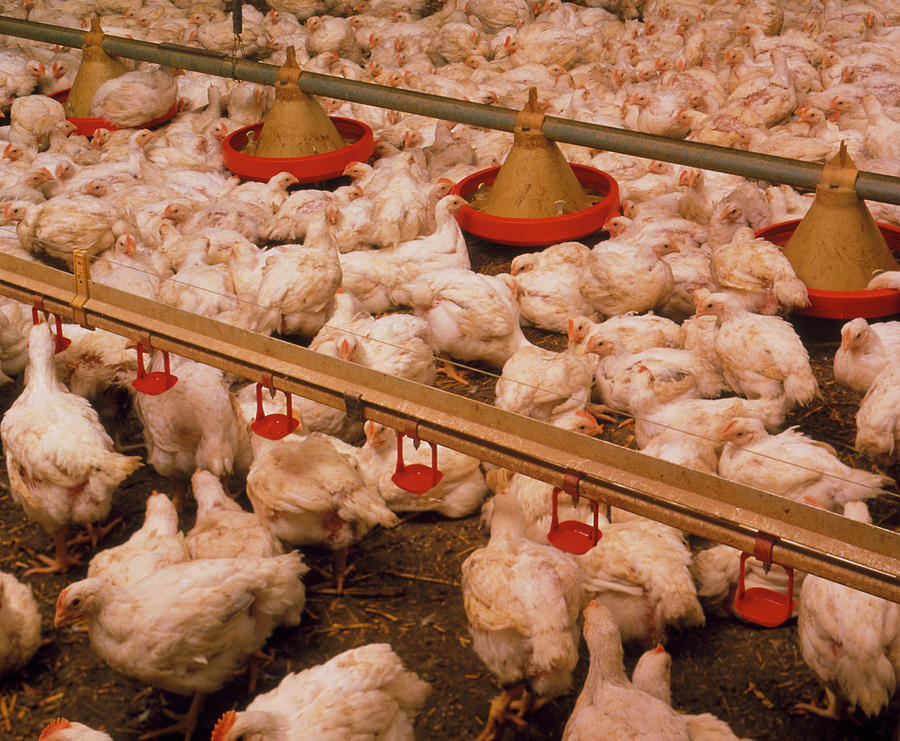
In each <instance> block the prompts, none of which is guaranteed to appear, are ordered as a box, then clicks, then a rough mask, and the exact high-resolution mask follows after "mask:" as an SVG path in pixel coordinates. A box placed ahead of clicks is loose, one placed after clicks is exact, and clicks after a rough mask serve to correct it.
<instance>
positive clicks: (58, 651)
mask: <svg viewBox="0 0 900 741" xmlns="http://www.w3.org/2000/svg"><path fill="white" fill-rule="evenodd" d="M472 252H473V262H474V263H475V264H476V267H479V268H481V269H482V270H484V271H485V272H498V271H499V269H501V268H502V265H504V264H506V263H507V262H508V259H509V257H510V256H511V255H510V254H509V253H507V252H504V251H502V250H500V249H499V248H498V249H497V250H488V249H485V246H484V245H481V246H478V245H473V250H472ZM797 326H798V328H799V329H800V331H801V333H802V335H803V336H804V338H805V340H806V343H807V346H808V348H809V350H810V353H811V356H812V357H813V361H814V366H815V368H816V371H817V374H818V376H819V379H820V382H821V384H822V389H823V399H822V400H821V401H819V402H817V403H816V404H815V405H814V406H812V407H811V408H809V409H805V410H800V411H799V412H798V413H797V414H796V415H795V418H794V419H793V420H792V422H799V423H800V424H801V426H802V429H804V430H806V431H810V432H814V434H815V436H816V437H817V438H818V439H821V440H825V441H827V442H829V443H831V444H832V445H834V446H835V447H837V448H838V450H839V451H840V453H841V455H842V456H843V457H844V459H845V460H846V461H847V462H851V463H857V464H859V465H861V466H865V465H866V463H865V461H862V460H860V461H856V460H855V458H854V456H853V453H852V444H853V438H854V434H855V423H854V414H855V411H856V406H857V405H858V402H859V395H857V394H853V393H852V392H847V391H846V390H844V389H842V388H840V387H839V386H837V384H834V382H833V380H832V379H831V357H832V355H833V353H834V351H835V349H836V347H837V338H838V334H837V332H838V329H839V326H840V323H833V322H822V321H813V320H808V321H801V322H798V323H797ZM531 336H532V337H533V338H535V339H542V340H543V342H544V343H547V344H550V345H553V344H556V343H559V342H560V338H550V337H544V338H538V337H537V336H536V335H535V334H532V335H531ZM479 386H480V393H479V396H480V397H484V398H492V388H493V380H492V379H490V378H488V377H485V378H484V380H483V383H481V384H479ZM16 393H17V389H13V388H10V387H7V388H5V389H2V390H0V410H2V409H6V408H7V407H8V406H9V404H10V403H11V402H12V401H13V400H14V398H15V395H16ZM105 421H106V422H107V423H108V424H109V426H110V428H113V429H116V430H118V431H119V432H120V435H121V442H123V443H128V442H139V441H140V431H139V428H138V426H137V422H136V420H135V418H134V416H133V414H129V415H128V416H127V417H126V418H124V419H119V420H116V419H111V418H109V419H106V420H105ZM606 437H607V439H610V440H612V441H614V442H618V443H621V444H627V443H628V439H627V433H626V432H625V431H622V430H615V429H614V428H613V426H612V425H611V426H609V428H608V433H607V435H606ZM154 489H156V490H160V491H165V492H169V493H171V492H172V491H173V483H172V482H171V481H167V480H165V479H162V478H160V477H159V476H157V475H156V474H155V473H154V472H153V471H152V469H149V467H145V468H143V469H141V470H139V471H138V472H136V473H135V474H134V475H132V476H131V477H130V478H129V479H128V480H127V482H126V484H125V485H124V486H123V487H122V490H121V492H120V493H119V495H118V497H117V500H116V503H115V505H114V510H115V513H116V514H118V515H121V516H123V517H124V523H123V524H122V525H120V526H119V527H118V528H117V529H116V530H115V531H113V532H112V534H111V535H110V536H108V538H107V539H106V541H105V542H104V543H103V546H111V545H116V544H118V543H120V542H122V541H124V540H125V539H126V538H127V537H128V536H129V535H130V534H131V533H132V532H133V531H134V530H135V529H136V528H137V527H139V526H140V524H141V521H142V517H143V503H144V500H145V498H146V496H147V494H148V493H149V492H150V491H152V490H154ZM239 501H240V502H241V503H242V504H243V505H244V506H245V507H247V508H249V503H248V501H247V499H246V496H245V495H244V494H241V495H240V498H239ZM896 511H897V507H896V506H895V501H891V502H887V503H885V504H884V505H883V506H881V507H879V508H878V517H879V519H880V521H881V522H882V524H883V525H885V526H890V527H893V526H894V525H895V520H896ZM192 517H193V513H192V512H191V511H188V512H186V513H185V516H184V519H183V522H182V526H183V529H185V530H187V529H189V528H190V526H191V524H192ZM486 540H487V533H486V531H485V530H484V529H483V528H481V527H480V523H479V519H478V517H476V516H472V517H468V518H465V519H462V520H458V521H451V520H445V519H442V518H440V517H436V516H432V515H429V514H419V515H414V516H409V517H406V518H404V520H403V522H402V523H401V524H400V525H399V526H397V527H395V528H393V529H391V530H376V531H374V532H373V533H371V534H370V535H369V536H368V537H367V538H365V539H364V540H363V541H362V542H361V543H360V544H359V545H358V546H357V547H355V548H353V549H352V550H351V552H350V557H349V560H350V563H351V564H353V565H355V570H354V571H353V572H352V573H351V575H350V578H349V580H348V584H347V588H346V590H345V592H344V594H342V595H337V594H335V593H334V590H333V589H331V585H330V583H329V582H327V581H325V580H324V579H323V577H320V576H318V575H317V574H316V573H315V572H311V573H310V575H309V578H308V581H307V586H308V602H307V612H306V614H305V615H304V618H303V623H302V625H301V626H300V627H299V628H294V629H290V630H287V629H281V630H279V631H278V632H276V634H275V635H274V636H273V637H272V639H271V640H270V641H269V643H268V646H267V650H270V651H271V652H273V653H274V656H275V658H274V660H273V661H272V662H271V663H270V664H268V665H267V666H266V667H265V668H264V669H263V670H262V672H261V675H260V681H259V686H258V691H260V692H262V691H267V690H269V689H271V688H272V687H274V686H275V685H276V684H277V683H278V681H279V680H280V679H281V677H283V676H284V674H285V673H287V672H290V671H296V670H298V669H301V668H304V667H308V666H311V665H314V664H317V663H321V662H323V661H325V660H327V659H329V658H330V657H332V656H334V655H335V654H337V653H339V652H340V651H342V650H345V649H348V648H351V647H355V646H360V645H362V644H365V643H370V642H389V643H390V644H391V645H392V646H393V648H394V650H395V651H397V653H398V654H399V655H400V656H401V657H402V658H403V660H404V661H405V663H406V665H407V666H408V667H409V668H410V669H413V670H415V671H416V672H417V673H418V674H419V675H420V676H421V677H422V678H424V679H425V680H427V681H428V682H430V683H431V684H432V687H433V692H432V693H431V696H430V698H429V700H428V702H427V704H426V707H425V709H424V712H423V713H422V714H421V715H420V717H419V718H418V720H417V723H416V736H417V738H419V739H469V738H474V737H475V736H476V735H477V734H478V732H479V730H480V729H481V727H482V724H483V721H484V719H485V718H486V715H487V710H488V704H489V702H490V699H491V698H492V697H493V696H494V695H495V694H497V692H498V691H499V687H498V685H497V683H496V681H495V680H494V679H493V678H492V677H491V675H490V674H489V673H488V671H487V670H486V669H485V668H484V666H483V665H482V664H481V663H480V661H479V659H478V657H477V655H476V654H475V653H474V651H473V650H472V648H471V641H470V638H469V635H468V630H467V627H466V619H465V615H464V613H463V608H462V600H461V596H460V583H459V582H460V565H461V564H462V562H463V561H464V560H465V558H466V557H467V556H468V555H469V554H470V553H471V552H472V551H473V550H475V549H476V548H478V547H480V546H481V545H483V544H484V543H485V542H486ZM0 544H2V549H0V569H3V570H4V571H9V572H12V573H14V574H16V575H17V576H21V574H22V572H23V571H25V569H26V568H28V567H29V566H30V565H32V564H33V563H34V555H35V554H36V553H48V554H49V553H50V552H51V551H52V544H51V541H50V538H49V537H48V536H47V535H46V534H45V533H44V531H43V530H42V529H41V528H40V527H39V526H38V525H36V524H34V523H31V522H29V521H28V520H27V519H26V518H25V516H24V514H23V513H22V511H21V510H20V509H19V507H18V506H17V505H16V504H15V503H14V502H13V501H12V498H11V496H10V495H9V493H8V491H6V490H2V491H0ZM305 553H306V558H307V562H308V563H310V564H312V565H315V566H321V567H323V568H327V567H328V565H329V564H330V557H329V555H328V554H325V553H322V552H316V551H314V550H312V549H308V550H306V551H305ZM81 554H82V556H83V557H84V558H85V560H88V559H89V558H90V553H89V552H88V551H87V550H82V551H81ZM85 572H86V567H82V568H78V569H74V570H72V571H71V572H70V573H69V574H67V575H64V576H37V575H36V576H30V577H27V578H26V579H25V581H26V582H27V583H29V584H30V585H31V586H32V588H33V589H34V592H35V596H36V597H37V599H38V601H39V603H40V610H41V615H42V627H43V635H44V639H45V642H44V645H42V647H41V648H40V649H39V651H38V653H37V655H36V656H35V657H34V659H33V660H32V661H31V662H30V663H29V664H28V665H27V666H26V667H25V668H24V669H23V670H22V671H21V672H19V673H18V674H15V675H13V676H9V677H6V678H5V679H3V680H2V681H0V738H5V739H6V738H8V739H10V741H19V740H21V739H37V737H38V734H39V732H40V730H41V728H42V727H43V726H44V725H46V724H47V723H48V722H49V721H51V720H53V719H54V718H56V717H58V716H65V717H67V718H69V719H71V720H78V721H81V722H83V723H87V724H89V725H91V726H93V727H96V728H104V729H105V730H106V731H108V732H109V733H110V734H111V735H112V736H113V737H114V738H115V739H119V740H123V739H130V738H135V737H137V736H138V735H140V734H141V733H144V732H148V731H152V730H154V729H158V728H160V727H163V726H165V725H167V724H168V723H169V722H170V720H169V719H168V718H167V717H166V716H165V714H164V713H165V711H166V710H172V711H184V710H185V709H186V708H187V706H188V702H189V700H188V698H187V697H182V696H178V695H173V694H168V693H165V692H162V691H159V690H156V689H151V688H149V687H147V686H146V685H144V684H143V683H141V682H137V681H134V680H131V679H129V678H127V677H123V676H121V675H119V674H117V673H116V672H114V671H112V670H111V669H109V668H108V667H107V666H106V665H105V664H104V663H103V662H102V661H101V660H100V659H99V658H98V657H97V656H96V655H95V654H94V653H93V651H92V650H91V647H90V644H89V642H88V639H87V636H86V634H85V633H79V632H73V631H72V630H70V629H65V630H55V629H54V628H53V626H52V622H53V611H54V605H55V601H56V598H57V595H58V594H59V591H60V590H61V589H62V588H63V587H64V586H65V585H66V584H67V583H69V582H71V581H75V580H77V579H80V578H82V577H83V576H84V575H85ZM667 648H668V650H669V652H670V653H671V654H672V656H673V668H672V685H673V704H674V706H675V707H676V708H677V709H679V710H682V711H685V712H692V713H699V712H711V713H714V714H715V715H717V716H719V717H720V718H722V719H724V720H726V721H727V722H728V723H730V724H731V727H732V728H733V729H734V730H735V732H736V733H738V734H739V735H741V736H747V737H753V738H757V739H768V740H771V741H780V740H782V739H784V740H786V739H792V740H793V739H860V740H862V739H887V738H891V735H892V733H893V729H894V727H895V725H896V722H897V712H896V709H894V710H892V711H890V712H886V713H884V714H882V716H880V717H879V718H877V719H872V720H865V719H859V720H858V721H857V720H854V721H846V722H842V723H835V722H833V721H830V720H824V719H821V718H817V717H812V716H807V715H796V714H793V713H792V707H793V705H794V703H797V702H810V701H816V700H819V699H821V694H822V693H821V690H820V687H819V685H818V683H817V681H816V680H815V678H814V676H813V675H812V673H811V672H810V670H809V669H808V668H807V667H806V665H805V664H804V662H803V660H802V658H801V656H800V653H799V648H798V644H797V640H796V625H795V622H794V621H791V622H789V623H788V624H786V625H784V626H782V627H780V628H775V629H763V628H758V627H754V626H752V625H748V624H745V623H742V622H739V621H738V620H736V619H732V618H713V617H710V618H709V619H708V622H707V625H706V626H704V627H702V628H697V629H693V630H690V631H686V632H684V633H682V634H680V635H675V636H673V637H672V640H671V641H670V642H669V644H668V646H667ZM582 653H583V655H582V660H581V662H580V664H579V667H578V671H577V674H576V681H575V685H576V686H575V689H574V690H573V692H572V693H571V694H570V695H568V696H566V697H564V698H561V699H558V700H555V701H553V702H551V703H549V704H548V705H547V706H545V707H544V708H542V709H541V710H540V711H539V712H537V713H536V714H535V715H534V716H533V717H532V718H531V723H530V725H529V727H528V728H527V729H526V730H523V731H521V732H519V733H518V735H516V734H514V733H513V732H512V731H509V732H507V734H506V735H505V736H504V738H506V739H508V740H510V739H514V738H516V739H534V740H537V739H553V738H559V736H560V734H561V732H562V729H563V726H564V725H565V722H566V720H567V718H568V716H569V713H570V712H571V709H572V706H573V703H574V701H575V697H576V695H577V692H578V689H579V688H580V685H581V682H582V681H583V678H584V674H585V671H586V668H587V656H586V652H585V651H583V652H582ZM638 655H639V651H637V650H629V651H628V652H627V656H626V661H627V663H628V666H629V669H630V667H631V666H632V665H633V664H634V662H635V661H636V659H637V657H638ZM251 697H252V694H251V693H250V692H249V691H248V680H247V677H246V676H237V677H235V678H234V679H233V680H232V681H230V682H229V683H228V685H226V686H225V687H224V688H223V689H222V690H221V691H219V692H217V693H215V694H214V695H212V696H210V697H209V698H208V700H207V702H206V705H205V709H204V712H203V716H202V718H201V721H200V723H199V725H198V728H197V731H196V733H195V736H194V737H195V738H197V739H202V738H206V737H207V736H208V734H209V733H210V730H211V728H212V726H213V724H214V723H215V721H216V719H217V718H218V716H219V715H220V714H221V713H222V712H223V711H225V710H227V709H230V708H237V709H243V708H244V707H245V706H246V704H247V703H248V701H249V700H250V699H251Z"/></svg>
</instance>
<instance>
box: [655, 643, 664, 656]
mask: <svg viewBox="0 0 900 741" xmlns="http://www.w3.org/2000/svg"><path fill="white" fill-rule="evenodd" d="M665 650H666V647H665V646H663V645H662V644H661V643H657V644H656V648H654V649H653V653H655V654H661V653H665Z"/></svg>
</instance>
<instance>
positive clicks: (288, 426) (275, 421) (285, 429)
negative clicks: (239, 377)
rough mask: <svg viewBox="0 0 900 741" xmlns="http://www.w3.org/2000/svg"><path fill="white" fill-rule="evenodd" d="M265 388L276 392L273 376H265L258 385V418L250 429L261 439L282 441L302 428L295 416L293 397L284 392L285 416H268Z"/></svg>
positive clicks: (251, 424)
mask: <svg viewBox="0 0 900 741" xmlns="http://www.w3.org/2000/svg"><path fill="white" fill-rule="evenodd" d="M264 388H268V389H270V390H271V391H273V392H274V391H275V387H274V386H273V385H272V376H270V375H268V374H267V375H266V376H264V378H263V382H262V383H257V384H256V417H254V419H253V421H252V422H251V423H250V429H251V430H253V432H255V433H256V434H257V435H259V436H260V437H266V438H268V439H269V440H281V439H282V438H283V437H286V436H288V435H290V434H291V433H292V432H293V431H294V430H296V429H297V428H298V427H299V426H300V420H299V419H297V418H296V417H295V416H294V410H293V404H292V399H293V396H292V395H291V394H290V393H289V392H288V391H285V392H284V395H285V398H286V402H285V413H284V414H277V413H276V414H266V412H265V409H264V408H263V389H264Z"/></svg>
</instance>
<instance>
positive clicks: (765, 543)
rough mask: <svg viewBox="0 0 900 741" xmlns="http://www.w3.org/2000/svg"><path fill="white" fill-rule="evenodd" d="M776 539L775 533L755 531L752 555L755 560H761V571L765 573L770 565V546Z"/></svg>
mask: <svg viewBox="0 0 900 741" xmlns="http://www.w3.org/2000/svg"><path fill="white" fill-rule="evenodd" d="M776 540H778V537H777V536H775V535H769V534H768V533H761V532H758V533H756V540H754V541H753V557H754V558H755V559H756V560H757V561H761V562H762V565H763V571H765V572H766V573H767V574H768V573H769V569H770V568H771V567H772V547H773V546H774V545H775V541H776Z"/></svg>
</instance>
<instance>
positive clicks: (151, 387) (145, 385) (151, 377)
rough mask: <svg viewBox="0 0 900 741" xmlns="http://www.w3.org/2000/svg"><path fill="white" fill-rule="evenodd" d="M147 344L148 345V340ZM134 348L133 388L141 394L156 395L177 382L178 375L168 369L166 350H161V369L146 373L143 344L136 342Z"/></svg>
mask: <svg viewBox="0 0 900 741" xmlns="http://www.w3.org/2000/svg"><path fill="white" fill-rule="evenodd" d="M147 346H148V347H149V346H150V343H149V342H148V343H147ZM135 349H136V350H137V378H135V379H134V380H133V381H132V382H131V385H132V386H133V387H134V388H135V390H137V391H140V392H141V393H142V394H149V395H150V396H158V395H159V394H162V393H164V392H166V391H168V390H169V389H170V388H172V386H174V385H175V384H176V383H178V377H177V376H173V375H172V373H171V371H170V369H169V353H168V352H167V351H165V350H163V351H162V354H163V370H161V371H151V372H149V373H148V372H147V371H146V370H145V369H144V346H143V345H142V344H141V343H140V342H138V343H137V345H135Z"/></svg>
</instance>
